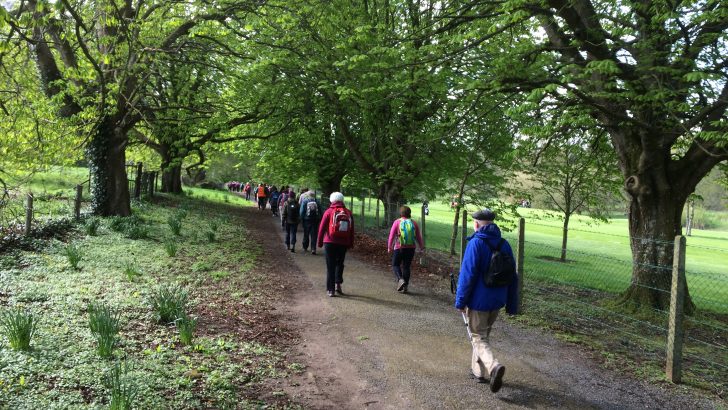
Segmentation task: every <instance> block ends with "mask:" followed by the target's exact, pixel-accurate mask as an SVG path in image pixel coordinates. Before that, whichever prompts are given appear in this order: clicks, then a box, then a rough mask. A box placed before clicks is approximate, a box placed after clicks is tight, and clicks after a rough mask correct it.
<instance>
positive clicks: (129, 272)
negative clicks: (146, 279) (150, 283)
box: [124, 262, 142, 281]
mask: <svg viewBox="0 0 728 410" xmlns="http://www.w3.org/2000/svg"><path fill="white" fill-rule="evenodd" d="M124 276H126V278H127V279H128V280H130V281H133V280H134V279H136V278H137V277H139V276H142V272H141V271H140V270H139V268H138V267H137V266H136V265H135V264H134V263H132V262H127V263H125V264H124Z"/></svg>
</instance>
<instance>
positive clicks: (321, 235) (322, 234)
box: [317, 201, 354, 249]
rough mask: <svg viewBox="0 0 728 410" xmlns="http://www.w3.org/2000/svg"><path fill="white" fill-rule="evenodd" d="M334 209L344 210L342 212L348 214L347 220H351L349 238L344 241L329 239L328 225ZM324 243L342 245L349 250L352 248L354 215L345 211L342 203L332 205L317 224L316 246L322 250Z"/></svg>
mask: <svg viewBox="0 0 728 410" xmlns="http://www.w3.org/2000/svg"><path fill="white" fill-rule="evenodd" d="M335 208H344V211H346V213H347V214H349V219H351V229H350V230H349V237H348V238H347V240H346V241H341V240H337V239H336V238H331V237H330V236H329V224H330V223H331V218H332V217H333V215H334V209H335ZM324 243H334V244H337V245H344V246H346V247H347V248H350V249H351V248H353V247H354V215H352V213H351V211H350V210H348V209H346V206H344V203H343V202H341V201H337V202H334V203H332V204H331V207H329V209H327V210H326V212H324V215H323V216H322V217H321V223H320V224H319V229H318V244H317V245H318V247H319V248H323V246H324Z"/></svg>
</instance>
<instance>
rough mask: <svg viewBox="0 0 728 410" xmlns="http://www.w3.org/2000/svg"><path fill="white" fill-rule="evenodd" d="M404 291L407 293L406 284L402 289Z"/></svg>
mask: <svg viewBox="0 0 728 410" xmlns="http://www.w3.org/2000/svg"><path fill="white" fill-rule="evenodd" d="M402 293H407V285H404V288H403V289H402Z"/></svg>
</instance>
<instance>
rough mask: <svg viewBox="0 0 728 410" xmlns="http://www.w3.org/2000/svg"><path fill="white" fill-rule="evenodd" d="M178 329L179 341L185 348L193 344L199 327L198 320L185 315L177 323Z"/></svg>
mask: <svg viewBox="0 0 728 410" xmlns="http://www.w3.org/2000/svg"><path fill="white" fill-rule="evenodd" d="M174 323H175V325H176V326H177V329H178V330H179V341H180V343H182V344H183V345H185V346H189V345H191V344H192V335H193V333H194V332H195V328H196V327H197V318H194V317H192V316H189V315H187V314H186V313H185V314H183V315H182V316H181V317H180V318H179V319H177V320H176V321H175V322H174Z"/></svg>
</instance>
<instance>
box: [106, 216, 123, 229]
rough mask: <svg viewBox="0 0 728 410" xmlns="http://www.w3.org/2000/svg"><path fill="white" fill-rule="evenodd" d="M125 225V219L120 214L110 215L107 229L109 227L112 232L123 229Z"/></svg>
mask: <svg viewBox="0 0 728 410" xmlns="http://www.w3.org/2000/svg"><path fill="white" fill-rule="evenodd" d="M125 225H126V220H125V219H124V217H122V216H114V217H111V220H110V221H109V229H111V230H112V231H114V232H121V231H123V230H124V226H125Z"/></svg>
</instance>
